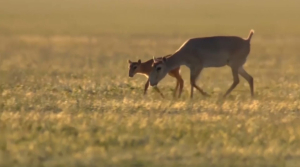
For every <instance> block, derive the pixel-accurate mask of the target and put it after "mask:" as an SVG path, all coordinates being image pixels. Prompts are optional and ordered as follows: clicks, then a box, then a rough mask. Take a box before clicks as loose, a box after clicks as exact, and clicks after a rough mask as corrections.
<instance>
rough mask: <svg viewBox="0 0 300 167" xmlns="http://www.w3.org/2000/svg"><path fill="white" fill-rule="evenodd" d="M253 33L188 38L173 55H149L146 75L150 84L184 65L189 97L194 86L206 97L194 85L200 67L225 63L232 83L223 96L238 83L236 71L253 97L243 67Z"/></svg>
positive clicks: (250, 84) (250, 80)
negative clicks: (156, 57)
mask: <svg viewBox="0 0 300 167" xmlns="http://www.w3.org/2000/svg"><path fill="white" fill-rule="evenodd" d="M253 34H254V31H253V30H251V31H250V34H249V36H248V38H246V39H243V38H240V37H237V36H212V37H203V38H192V39H189V40H187V41H186V42H185V43H183V45H182V46H181V47H180V48H179V49H178V50H177V51H176V52H175V53H174V54H173V55H171V56H169V57H164V58H162V59H155V58H154V57H153V70H152V71H151V73H150V76H149V80H150V85H151V86H156V85H157V84H158V83H159V81H160V80H161V79H162V78H164V77H165V75H166V74H167V73H168V72H169V71H171V70H173V69H175V68H178V67H179V66H181V65H185V66H187V67H188V68H189V69H190V82H191V94H190V97H191V98H193V88H194V87H195V88H196V89H197V90H198V91H199V92H200V93H201V94H202V95H205V96H207V95H208V94H207V93H206V92H204V91H203V90H202V89H201V88H200V87H199V86H197V85H196V79H197V77H198V76H199V75H200V73H201V71H202V69H203V68H208V67H223V66H225V65H227V66H229V67H230V68H231V71H232V75H233V83H232V85H231V86H230V88H229V89H228V90H227V92H226V93H225V94H224V97H226V96H227V95H228V94H229V93H230V92H231V91H232V90H233V89H234V88H235V87H236V86H237V85H238V83H239V81H240V80H239V76H238V74H240V75H241V76H242V77H243V78H245V79H246V80H247V81H248V83H249V86H250V92H251V96H253V95H254V93H253V77H252V76H251V75H249V74H248V73H247V72H246V70H245V69H244V68H243V65H244V64H245V62H246V60H247V57H248V55H249V53H250V41H251V38H252V35H253Z"/></svg>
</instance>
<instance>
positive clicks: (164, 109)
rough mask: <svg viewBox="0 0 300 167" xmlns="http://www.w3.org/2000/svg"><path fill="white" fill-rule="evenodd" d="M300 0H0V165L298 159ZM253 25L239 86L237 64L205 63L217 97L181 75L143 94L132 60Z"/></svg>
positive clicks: (234, 163)
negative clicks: (176, 92) (180, 87)
mask: <svg viewBox="0 0 300 167" xmlns="http://www.w3.org/2000/svg"><path fill="white" fill-rule="evenodd" d="M299 5H300V3H299V2H298V1H296V0H287V1H283V0H280V1H276V2H275V1H271V0H266V1H258V0H253V1H238V0H229V1H221V0H213V1H207V2H206V1H198V0H189V1H171V0H166V1H158V0H154V1H138V0H128V1H117V0H110V1H104V0H101V1H96V0H88V1H80V0H72V1H71V0H64V1H58V0H44V1H38V0H27V1H21V0H12V1H3V2H1V3H0V114H1V115H0V166H1V167H2V166H3V167H13V166H16V167H17V166H18V167H25V166H28V167H35V166H37V167H40V166H44V167H54V166H55V167H56V166H57V167H59V166H78V167H80V166H100V167H102V166H103V167H104V166H105V167H106V166H110V167H115V166H120V167H152V166H156V167H168V166H172V167H181V166H192V167H199V166H205V167H216V166H221V167H248V166H249V167H254V166H255V167H256V166H259V167H266V166H268V167H296V166H298V165H299V164H300V149H299V148H300V122H299V114H300V102H299V99H300V85H299V83H300V71H299V62H300V56H299V43H300V24H299V15H300V12H299V10H298V7H299ZM252 28H253V29H254V30H255V35H254V36H253V38H252V41H251V44H252V50H251V54H250V55H249V58H248V61H247V64H246V65H245V69H246V70H247V71H248V72H249V73H250V74H251V75H252V76H253V77H254V84H255V97H254V98H253V99H252V98H251V97H250V90H249V86H248V84H247V82H246V81H245V80H244V79H242V78H241V83H240V84H239V86H238V87H237V88H236V89H235V90H234V91H233V92H232V93H231V95H230V96H229V97H228V98H226V99H222V98H221V96H222V95H223V93H225V91H226V90H227V89H228V88H229V86H230V84H231V83H232V76H231V72H230V69H229V68H228V67H223V68H209V69H205V70H204V71H203V73H202V74H201V77H200V78H199V80H198V84H199V85H200V86H201V87H202V88H203V89H204V90H205V91H207V92H208V93H210V94H211V97H209V98H205V97H203V96H201V95H200V93H198V92H195V96H194V99H192V100H191V99H189V93H190V92H189V90H190V86H189V70H188V69H187V68H186V67H182V75H183V78H184V81H185V86H184V92H183V96H182V97H181V98H180V99H173V97H172V91H173V89H174V87H175V80H174V79H173V78H171V77H169V76H167V77H166V78H165V79H164V80H163V81H162V82H161V83H160V84H159V87H160V88H161V90H162V92H163V93H164V94H165V96H166V98H165V99H161V98H160V96H159V94H157V93H156V92H155V91H154V90H153V89H152V88H151V87H150V88H149V91H148V94H147V95H146V96H144V95H143V85H144V83H145V82H146V78H145V77H144V76H138V75H137V76H135V77H134V78H129V77H128V67H127V66H128V65H127V60H128V59H131V60H132V61H136V60H138V59H139V58H141V59H142V61H145V60H148V59H150V58H151V57H152V56H164V55H167V54H170V53H172V52H174V51H175V50H176V49H177V48H178V47H179V46H180V45H181V44H182V43H183V42H184V41H185V40H186V39H188V38H190V37H196V36H211V35H237V36H242V37H247V36H248V33H249V31H250V29H252Z"/></svg>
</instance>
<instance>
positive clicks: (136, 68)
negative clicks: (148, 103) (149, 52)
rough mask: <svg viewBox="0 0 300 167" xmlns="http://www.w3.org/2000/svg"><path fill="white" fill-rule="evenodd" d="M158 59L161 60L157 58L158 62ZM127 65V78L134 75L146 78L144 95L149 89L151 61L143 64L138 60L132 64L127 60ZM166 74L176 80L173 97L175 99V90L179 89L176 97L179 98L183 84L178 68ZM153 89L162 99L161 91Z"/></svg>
mask: <svg viewBox="0 0 300 167" xmlns="http://www.w3.org/2000/svg"><path fill="white" fill-rule="evenodd" d="M168 56H169V55H168ZM159 59H161V58H158V59H157V60H159ZM128 64H129V77H133V76H134V75H135V74H143V75H145V76H146V77H147V78H148V80H147V82H146V84H145V88H144V95H145V94H146V92H147V89H148V87H149V74H150V72H151V71H152V64H153V59H150V60H148V61H146V62H143V63H142V62H141V60H140V59H139V60H138V61H137V62H132V61H130V60H128ZM167 73H168V74H169V75H170V76H171V77H174V78H176V80H177V83H176V87H175V90H174V97H176V92H177V89H179V94H178V97H180V95H181V92H182V89H183V84H184V81H183V79H182V77H181V75H180V67H176V68H173V69H172V70H170V71H169V72H167ZM155 89H156V91H158V92H159V93H160V95H161V96H162V97H164V95H163V94H162V93H161V91H160V90H159V89H158V88H157V87H155Z"/></svg>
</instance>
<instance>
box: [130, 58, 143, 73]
mask: <svg viewBox="0 0 300 167" xmlns="http://www.w3.org/2000/svg"><path fill="white" fill-rule="evenodd" d="M141 63H142V62H141V59H139V60H138V61H137V62H132V61H130V60H128V65H129V66H128V68H129V72H128V75H129V77H133V76H134V75H135V74H136V73H138V72H139V71H140V66H141Z"/></svg>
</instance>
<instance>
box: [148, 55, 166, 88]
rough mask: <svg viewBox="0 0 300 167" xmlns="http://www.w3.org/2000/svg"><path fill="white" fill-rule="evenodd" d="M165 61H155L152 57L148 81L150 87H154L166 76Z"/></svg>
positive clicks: (163, 59) (164, 59)
mask: <svg viewBox="0 0 300 167" xmlns="http://www.w3.org/2000/svg"><path fill="white" fill-rule="evenodd" d="M166 62H167V59H166V58H165V57H164V58H162V59H156V58H155V57H153V64H152V71H151V73H150V75H149V81H150V85H151V86H156V85H157V84H158V83H159V81H161V80H162V79H163V78H164V77H165V76H166V75H167V74H168V71H167V66H166Z"/></svg>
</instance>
